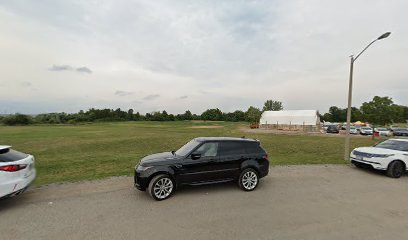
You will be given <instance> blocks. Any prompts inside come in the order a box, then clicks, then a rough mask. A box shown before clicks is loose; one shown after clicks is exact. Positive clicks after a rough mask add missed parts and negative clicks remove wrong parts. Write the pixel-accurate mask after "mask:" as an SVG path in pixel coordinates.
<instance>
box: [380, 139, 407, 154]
mask: <svg viewBox="0 0 408 240" xmlns="http://www.w3.org/2000/svg"><path fill="white" fill-rule="evenodd" d="M375 147H377V148H386V149H391V150H398V151H406V152H408V142H406V141H396V140H386V141H384V142H382V143H379V144H377V145H376V146H375Z"/></svg>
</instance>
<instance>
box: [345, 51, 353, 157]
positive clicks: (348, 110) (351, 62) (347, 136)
mask: <svg viewBox="0 0 408 240" xmlns="http://www.w3.org/2000/svg"><path fill="white" fill-rule="evenodd" d="M353 68H354V56H353V55H351V56H350V77H349V91H348V101H347V127H346V143H345V148H344V160H348V159H349V155H350V122H351V100H352V97H353Z"/></svg>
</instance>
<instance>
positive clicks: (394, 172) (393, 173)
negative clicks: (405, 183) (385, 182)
mask: <svg viewBox="0 0 408 240" xmlns="http://www.w3.org/2000/svg"><path fill="white" fill-rule="evenodd" d="M404 172H405V166H404V163H402V162H401V161H393V162H392V163H390V164H389V165H388V168H387V176H388V177H392V178H399V177H401V176H402V174H403V173H404Z"/></svg>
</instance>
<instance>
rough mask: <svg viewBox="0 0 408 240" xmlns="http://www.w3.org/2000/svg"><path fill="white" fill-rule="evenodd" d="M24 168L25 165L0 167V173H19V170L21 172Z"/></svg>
mask: <svg viewBox="0 0 408 240" xmlns="http://www.w3.org/2000/svg"><path fill="white" fill-rule="evenodd" d="M26 167H27V165H25V164H20V165H7V166H0V171H5V172H17V171H20V170H22V169H24V168H26Z"/></svg>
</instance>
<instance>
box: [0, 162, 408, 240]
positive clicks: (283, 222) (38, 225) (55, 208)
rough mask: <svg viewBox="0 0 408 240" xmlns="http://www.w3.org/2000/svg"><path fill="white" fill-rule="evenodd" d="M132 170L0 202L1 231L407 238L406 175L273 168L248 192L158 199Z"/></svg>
mask: <svg viewBox="0 0 408 240" xmlns="http://www.w3.org/2000/svg"><path fill="white" fill-rule="evenodd" d="M132 184H133V182H132V178H131V177H115V178H109V179H104V180H98V181H85V182H80V183H67V184H53V185H49V186H44V187H40V188H33V189H30V190H29V191H28V192H26V193H25V194H24V195H21V196H19V197H17V198H14V199H8V200H4V201H0V231H1V233H2V234H1V238H2V239H131V238H133V239H164V238H166V239H313V240H316V239H406V235H407V234H408V229H407V227H408V218H406V216H407V215H408V204H406V199H408V177H402V178H400V179H391V178H387V177H385V176H384V175H383V174H381V173H378V172H373V171H367V170H361V169H357V168H355V167H351V166H348V165H308V166H277V167H272V168H271V170H270V175H269V176H268V177H266V178H265V179H262V180H261V183H260V185H259V187H258V189H256V190H255V191H254V192H243V191H241V190H239V189H238V187H237V186H236V185H235V184H232V183H231V184H220V185H211V186H202V187H194V188H192V187H189V188H183V189H180V190H179V191H178V192H176V194H175V195H174V196H173V197H171V198H170V199H168V200H165V201H161V202H156V201H153V200H152V199H151V198H150V197H149V196H148V194H146V193H144V192H139V191H137V190H135V189H134V188H133V185H132Z"/></svg>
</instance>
